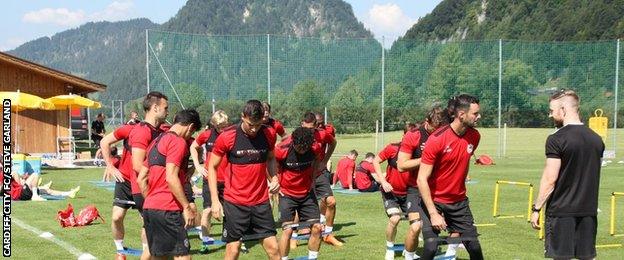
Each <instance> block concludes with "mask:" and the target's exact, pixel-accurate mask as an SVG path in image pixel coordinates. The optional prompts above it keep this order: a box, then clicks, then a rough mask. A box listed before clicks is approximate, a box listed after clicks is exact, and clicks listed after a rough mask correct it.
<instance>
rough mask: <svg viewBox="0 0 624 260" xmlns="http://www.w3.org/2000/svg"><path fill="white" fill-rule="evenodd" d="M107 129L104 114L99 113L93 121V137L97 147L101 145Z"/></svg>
mask: <svg viewBox="0 0 624 260" xmlns="http://www.w3.org/2000/svg"><path fill="white" fill-rule="evenodd" d="M105 132H106V129H104V114H102V113H99V114H98V115H97V117H96V118H95V120H93V122H91V139H92V140H93V142H94V143H95V147H98V148H99V147H100V141H101V140H102V138H104V134H105Z"/></svg>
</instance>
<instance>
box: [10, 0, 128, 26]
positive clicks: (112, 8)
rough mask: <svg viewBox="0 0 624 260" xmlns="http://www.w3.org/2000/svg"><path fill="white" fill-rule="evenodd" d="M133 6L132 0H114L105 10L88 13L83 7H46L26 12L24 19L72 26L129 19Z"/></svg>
mask: <svg viewBox="0 0 624 260" xmlns="http://www.w3.org/2000/svg"><path fill="white" fill-rule="evenodd" d="M133 8H134V3H133V2H132V1H130V0H123V1H114V2H112V3H111V4H109V5H108V6H106V7H105V8H104V9H103V10H99V11H95V12H93V13H86V12H85V11H83V10H81V9H78V10H69V9H67V8H56V9H53V8H44V9H40V10H37V11H30V12H28V13H26V14H24V16H23V17H22V21H24V22H27V23H34V24H54V25H60V26H65V27H71V26H77V25H80V24H83V23H86V22H91V21H96V22H97V21H119V20H124V19H129V18H130V14H131V12H132V10H133Z"/></svg>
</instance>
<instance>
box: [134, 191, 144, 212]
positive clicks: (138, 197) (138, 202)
mask: <svg viewBox="0 0 624 260" xmlns="http://www.w3.org/2000/svg"><path fill="white" fill-rule="evenodd" d="M132 200H133V201H134V203H135V204H134V207H133V208H134V209H136V210H138V211H139V213H143V203H144V202H145V198H143V194H141V193H136V194H132Z"/></svg>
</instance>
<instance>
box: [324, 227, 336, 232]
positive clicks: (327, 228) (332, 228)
mask: <svg viewBox="0 0 624 260" xmlns="http://www.w3.org/2000/svg"><path fill="white" fill-rule="evenodd" d="M333 230H334V227H330V226H325V231H323V233H331V232H332V231H333Z"/></svg>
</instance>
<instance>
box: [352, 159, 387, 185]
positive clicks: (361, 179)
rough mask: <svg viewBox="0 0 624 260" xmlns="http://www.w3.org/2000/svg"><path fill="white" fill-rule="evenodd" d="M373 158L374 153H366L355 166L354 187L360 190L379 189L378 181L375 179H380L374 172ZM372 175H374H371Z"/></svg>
mask: <svg viewBox="0 0 624 260" xmlns="http://www.w3.org/2000/svg"><path fill="white" fill-rule="evenodd" d="M374 159H375V154H374V153H366V156H364V160H362V161H361V162H360V164H359V165H358V166H357V167H355V187H356V188H357V189H358V190H359V191H360V192H375V191H378V190H379V183H377V181H376V179H381V178H379V177H378V175H377V173H376V172H375V167H374V166H373V160H374ZM373 175H376V176H375V177H373Z"/></svg>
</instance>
